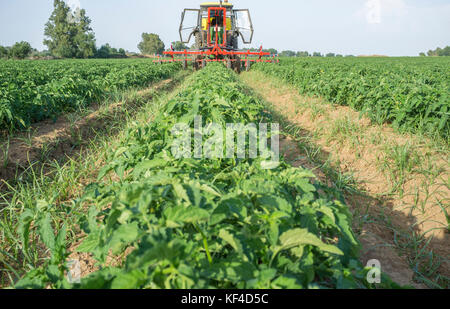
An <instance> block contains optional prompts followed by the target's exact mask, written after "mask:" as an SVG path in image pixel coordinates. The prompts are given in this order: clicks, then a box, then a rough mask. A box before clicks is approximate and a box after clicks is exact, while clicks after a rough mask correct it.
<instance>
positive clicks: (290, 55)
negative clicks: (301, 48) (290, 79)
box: [281, 50, 297, 57]
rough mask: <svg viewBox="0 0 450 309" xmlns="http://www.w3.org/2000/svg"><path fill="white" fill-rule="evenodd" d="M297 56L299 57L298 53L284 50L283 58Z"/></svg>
mask: <svg viewBox="0 0 450 309" xmlns="http://www.w3.org/2000/svg"><path fill="white" fill-rule="evenodd" d="M296 55H297V53H296V52H295V51H292V50H284V51H282V52H281V56H282V57H295V56H296Z"/></svg>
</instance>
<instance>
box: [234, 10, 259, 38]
mask: <svg viewBox="0 0 450 309" xmlns="http://www.w3.org/2000/svg"><path fill="white" fill-rule="evenodd" d="M238 12H247V14H248V19H249V21H250V29H248V30H250V31H251V35H250V40H249V41H246V40H245V38H244V35H243V34H242V32H241V31H239V27H237V25H236V29H237V30H238V31H239V34H240V35H241V38H242V42H244V44H250V43H251V42H252V41H253V33H254V29H253V22H252V16H251V15H250V10H248V9H240V10H233V13H234V19H235V20H236V21H237V16H236V13H238Z"/></svg>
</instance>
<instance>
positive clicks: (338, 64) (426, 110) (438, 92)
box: [255, 57, 450, 139]
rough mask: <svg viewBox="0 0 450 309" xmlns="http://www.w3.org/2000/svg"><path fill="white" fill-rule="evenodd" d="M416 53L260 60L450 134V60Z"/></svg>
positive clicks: (410, 127) (387, 119) (325, 91)
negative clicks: (410, 55)
mask: <svg viewBox="0 0 450 309" xmlns="http://www.w3.org/2000/svg"><path fill="white" fill-rule="evenodd" d="M444 58H445V57H443V58H442V59H440V58H439V59H437V58H433V59H417V58H394V59H384V58H382V59H377V58H368V59H364V58H363V59H360V58H349V59H347V58H345V59H344V58H342V59H340V58H338V59H328V58H327V59H306V58H305V59H303V58H302V59H294V60H291V59H283V60H282V65H281V66H277V65H272V64H258V65H256V66H255V68H256V69H257V70H260V71H262V72H264V73H266V74H269V75H271V76H276V77H278V78H281V79H283V80H285V81H287V82H289V83H291V84H292V85H294V86H296V87H297V88H298V89H299V91H300V92H301V93H302V94H307V95H317V96H321V97H324V98H325V99H327V100H328V101H330V102H332V103H336V104H341V105H347V106H351V107H352V108H354V109H356V110H359V111H363V112H365V113H366V114H367V115H368V116H369V117H370V118H371V119H372V121H374V122H376V123H378V124H382V123H392V124H393V125H394V127H397V128H398V129H400V130H402V131H411V132H426V133H427V134H430V135H433V134H438V135H440V136H442V137H444V138H447V139H448V137H449V136H450V122H449V116H450V94H449V93H450V60H449V59H444Z"/></svg>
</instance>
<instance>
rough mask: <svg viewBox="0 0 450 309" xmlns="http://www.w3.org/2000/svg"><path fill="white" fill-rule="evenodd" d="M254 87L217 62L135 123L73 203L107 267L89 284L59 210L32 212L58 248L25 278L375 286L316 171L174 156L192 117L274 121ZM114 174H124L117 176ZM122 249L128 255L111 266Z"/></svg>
mask: <svg viewBox="0 0 450 309" xmlns="http://www.w3.org/2000/svg"><path fill="white" fill-rule="evenodd" d="M247 93H249V92H248V89H245V88H243V87H242V86H241V85H240V84H239V81H238V79H237V77H236V75H235V74H234V73H233V72H232V71H230V70H227V69H225V68H224V67H223V66H222V65H220V64H211V65H209V66H208V67H207V68H205V69H204V70H202V71H200V72H198V73H196V74H195V75H194V76H193V77H192V80H191V84H190V86H189V88H185V90H182V91H181V92H180V93H178V94H177V95H176V97H174V98H173V99H171V100H170V101H169V102H168V103H167V104H166V105H164V106H163V107H162V108H161V110H160V111H159V112H158V114H157V115H156V117H155V119H153V120H152V121H151V122H150V123H148V124H139V125H138V126H137V127H135V128H133V129H130V130H129V131H128V133H127V135H126V138H125V140H124V141H123V142H122V144H121V145H120V147H118V149H115V150H114V151H112V152H111V154H110V157H109V159H108V160H107V162H108V163H107V164H106V166H105V167H104V168H103V169H102V170H101V171H100V175H99V178H98V182H97V183H93V184H91V185H89V186H88V187H87V188H86V192H85V194H84V196H83V197H82V198H80V199H79V200H77V201H74V204H73V207H74V209H89V210H88V211H86V214H85V215H83V218H82V219H81V220H80V222H79V224H80V226H81V227H82V228H83V230H84V232H85V234H86V235H87V237H86V238H85V240H84V241H83V243H82V244H81V245H80V246H79V247H78V249H77V250H78V251H79V252H87V253H90V254H91V255H92V256H93V258H94V259H95V260H96V261H97V262H98V266H100V268H99V270H98V271H96V272H94V273H92V274H90V275H89V276H87V277H86V278H83V279H82V280H81V283H75V284H73V285H71V284H69V283H68V282H67V280H66V279H65V277H64V273H65V270H66V268H65V267H64V266H65V260H66V257H67V252H66V251H65V244H64V239H65V228H64V227H62V228H61V229H60V232H59V233H58V235H57V236H56V237H55V235H54V233H53V230H52V226H53V224H52V223H51V220H50V219H49V217H48V215H44V214H42V213H41V214H39V213H37V214H32V213H29V214H27V215H26V216H27V218H25V220H24V221H23V222H25V223H24V227H23V228H22V230H24V231H28V232H29V228H30V226H39V233H40V235H41V239H42V241H43V242H44V244H45V245H46V246H47V247H48V248H49V249H50V251H51V252H52V259H51V261H50V262H49V263H50V264H47V265H45V267H42V268H40V269H36V270H34V271H31V272H29V273H28V274H27V276H26V277H25V278H23V279H22V280H21V281H19V282H18V283H17V285H16V287H44V286H53V287H69V288H70V287H71V288H318V287H319V288H320V287H322V288H323V287H325V288H335V287H337V288H347V287H353V288H354V287H365V286H367V283H366V281H365V272H366V270H365V269H364V268H363V267H362V265H361V264H360V262H359V261H358V254H359V243H358V241H357V240H356V239H355V237H354V234H353V232H352V229H351V215H350V213H349V210H348V209H347V207H346V206H345V204H344V202H343V200H342V198H341V195H340V194H339V193H338V192H336V191H335V190H334V189H331V188H328V187H326V186H324V185H322V184H321V183H319V182H317V181H316V180H315V179H314V175H313V173H312V172H311V171H309V170H306V169H302V168H292V167H290V166H289V165H287V164H286V163H284V162H283V161H282V162H281V164H280V165H279V166H278V167H277V168H275V169H272V170H268V169H264V168H262V165H261V163H262V160H263V159H262V158H257V159H249V158H246V159H237V158H234V159H215V160H213V159H207V158H198V159H195V158H176V157H174V156H173V154H172V151H171V147H172V145H173V141H174V139H175V137H174V136H173V135H172V134H171V132H172V128H173V127H174V126H175V125H176V124H179V123H185V124H187V125H189V127H190V128H191V130H192V133H193V132H194V129H193V123H194V119H195V118H196V116H198V115H201V116H202V118H203V122H204V123H205V127H208V125H209V124H211V123H213V122H214V123H218V124H221V125H222V126H225V124H227V123H245V124H248V123H255V124H258V123H261V122H266V123H267V122H271V118H270V115H268V114H267V113H265V112H264V110H265V108H264V105H263V104H262V103H261V102H260V101H259V100H258V99H256V98H255V97H253V96H251V95H248V94H247ZM260 142H261V141H260ZM111 173H115V174H116V176H115V178H117V179H120V180H119V181H115V182H112V183H111V181H109V180H108V179H110V177H111V176H112V174H111ZM47 207H55V206H52V205H48V206H47ZM32 222H37V224H32ZM111 255H113V256H116V257H122V258H124V257H126V260H125V262H124V263H123V264H121V263H119V266H111V264H110V263H108V260H110V259H109V258H108V257H111ZM385 282H389V281H385Z"/></svg>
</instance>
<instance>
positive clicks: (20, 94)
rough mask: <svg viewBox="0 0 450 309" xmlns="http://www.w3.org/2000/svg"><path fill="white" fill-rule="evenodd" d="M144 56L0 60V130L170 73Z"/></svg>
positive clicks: (172, 69)
mask: <svg viewBox="0 0 450 309" xmlns="http://www.w3.org/2000/svg"><path fill="white" fill-rule="evenodd" d="M179 68H180V66H179V65H177V64H171V65H168V66H158V65H154V64H153V63H152V62H151V61H148V60H141V59H138V60H62V61H0V131H4V130H9V131H11V130H13V129H16V128H19V129H20V128H26V127H28V126H29V125H30V124H32V123H34V122H38V121H42V120H45V119H48V118H55V117H57V116H58V115H60V114H61V113H63V112H68V111H74V110H78V109H79V108H82V107H86V106H88V105H89V104H90V103H92V102H94V101H99V100H102V99H103V98H104V97H105V95H107V94H108V93H111V92H114V91H119V90H124V89H127V88H130V87H143V86H146V85H148V84H149V83H151V82H154V81H157V80H159V79H162V78H167V77H169V76H171V75H172V74H173V73H174V72H176V71H177V70H178V69H179Z"/></svg>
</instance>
